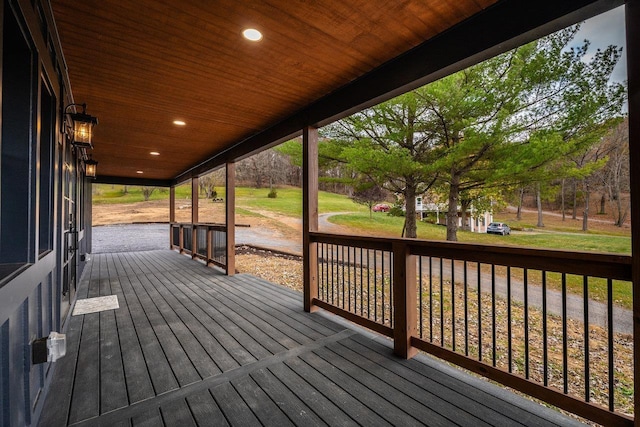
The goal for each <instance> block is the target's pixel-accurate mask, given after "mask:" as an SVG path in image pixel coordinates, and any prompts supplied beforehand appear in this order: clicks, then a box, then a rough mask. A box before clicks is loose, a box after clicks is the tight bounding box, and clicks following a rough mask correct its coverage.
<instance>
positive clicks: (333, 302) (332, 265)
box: [331, 244, 336, 305]
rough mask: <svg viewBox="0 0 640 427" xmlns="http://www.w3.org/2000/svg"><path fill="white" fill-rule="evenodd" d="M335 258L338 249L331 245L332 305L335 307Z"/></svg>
mask: <svg viewBox="0 0 640 427" xmlns="http://www.w3.org/2000/svg"><path fill="white" fill-rule="evenodd" d="M335 257H336V249H335V245H333V244H332V245H331V304H334V305H335V302H336V299H335V286H334V281H333V278H334V276H335V275H334V274H333V273H334V264H335Z"/></svg>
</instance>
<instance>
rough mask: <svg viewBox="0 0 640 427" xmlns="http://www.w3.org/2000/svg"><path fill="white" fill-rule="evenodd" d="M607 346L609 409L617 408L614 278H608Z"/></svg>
mask: <svg viewBox="0 0 640 427" xmlns="http://www.w3.org/2000/svg"><path fill="white" fill-rule="evenodd" d="M607 338H608V339H607V341H608V343H607V347H608V349H609V360H608V362H609V363H608V366H609V410H610V411H614V410H615V402H614V392H615V389H616V386H615V372H614V370H613V355H614V348H613V280H611V279H607Z"/></svg>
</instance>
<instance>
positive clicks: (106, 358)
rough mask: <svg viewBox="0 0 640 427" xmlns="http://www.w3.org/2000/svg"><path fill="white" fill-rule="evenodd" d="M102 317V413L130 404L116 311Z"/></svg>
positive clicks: (101, 315) (103, 313)
mask: <svg viewBox="0 0 640 427" xmlns="http://www.w3.org/2000/svg"><path fill="white" fill-rule="evenodd" d="M99 316H100V413H103V412H107V411H112V410H114V409H117V408H122V407H125V406H127V405H128V404H129V399H128V397H127V396H128V393H127V384H126V382H125V376H124V365H123V362H122V354H121V353H120V340H119V337H118V329H117V324H116V315H115V313H114V310H108V311H104V312H102V313H100V314H99Z"/></svg>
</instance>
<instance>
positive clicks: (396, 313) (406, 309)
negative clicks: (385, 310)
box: [393, 241, 418, 359]
mask: <svg viewBox="0 0 640 427" xmlns="http://www.w3.org/2000/svg"><path fill="white" fill-rule="evenodd" d="M417 297H418V294H417V291H416V258H415V256H414V255H411V252H410V251H409V245H407V244H406V243H405V242H402V241H399V242H394V243H393V352H394V353H395V354H396V355H397V356H400V357H403V358H405V359H410V358H412V357H413V356H415V355H416V354H417V353H418V350H417V349H416V348H415V347H412V346H411V337H413V336H416V333H417V328H416V323H417V321H418V320H417V319H418V315H417V305H416V298H417Z"/></svg>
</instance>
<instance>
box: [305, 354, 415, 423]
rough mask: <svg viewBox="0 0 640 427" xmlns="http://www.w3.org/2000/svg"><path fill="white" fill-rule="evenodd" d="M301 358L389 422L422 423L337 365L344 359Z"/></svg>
mask: <svg viewBox="0 0 640 427" xmlns="http://www.w3.org/2000/svg"><path fill="white" fill-rule="evenodd" d="M300 358H301V359H302V360H304V361H305V362H307V363H308V364H309V365H311V366H312V367H313V368H315V369H317V370H318V371H319V372H321V373H322V374H323V375H324V376H325V377H326V378H328V379H329V380H331V381H333V382H334V383H336V384H340V387H341V388H342V389H343V390H345V391H346V392H347V393H349V394H350V395H351V396H352V397H353V398H355V399H357V400H358V401H360V403H362V404H363V405H364V406H365V407H367V408H368V409H369V410H370V411H373V412H375V413H376V414H378V415H379V416H380V417H382V418H384V419H385V420H386V421H387V422H389V423H391V424H393V425H403V426H417V425H420V422H419V421H418V420H417V419H416V418H414V417H413V416H411V415H409V414H408V413H406V412H404V411H402V410H401V409H399V408H398V407H396V406H395V405H393V404H392V403H390V402H389V401H387V399H386V398H385V397H386V396H385V397H383V396H380V395H379V394H377V393H375V392H374V391H372V390H370V389H369V388H367V387H366V386H364V385H363V384H362V383H361V382H359V381H358V380H356V379H355V378H353V377H352V376H350V375H348V374H346V373H345V372H343V371H342V370H341V369H340V368H339V367H337V366H335V364H336V363H343V362H344V360H343V359H342V360H339V359H338V358H336V357H330V356H329V357H327V359H328V360H326V359H324V358H322V357H320V356H318V355H317V354H315V353H311V354H305V355H302V356H300Z"/></svg>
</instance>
